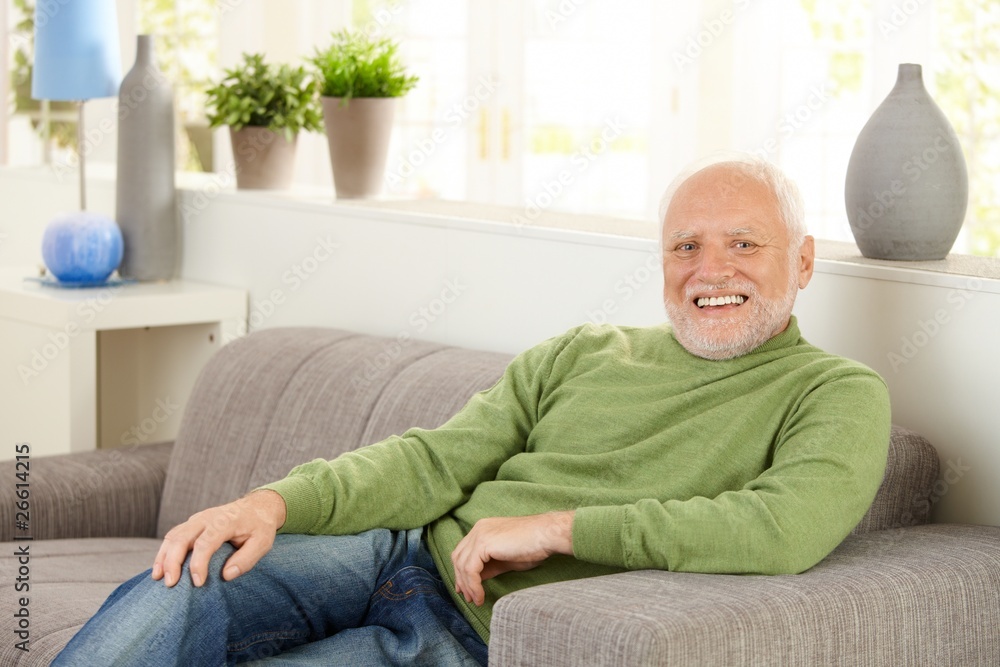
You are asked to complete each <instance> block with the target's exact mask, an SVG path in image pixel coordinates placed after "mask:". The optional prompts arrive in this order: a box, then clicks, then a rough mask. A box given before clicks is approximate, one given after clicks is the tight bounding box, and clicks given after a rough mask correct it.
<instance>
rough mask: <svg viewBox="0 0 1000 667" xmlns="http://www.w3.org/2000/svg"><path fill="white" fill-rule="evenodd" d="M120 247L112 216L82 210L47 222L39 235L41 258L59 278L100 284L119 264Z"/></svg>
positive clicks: (121, 245) (65, 280)
mask: <svg viewBox="0 0 1000 667" xmlns="http://www.w3.org/2000/svg"><path fill="white" fill-rule="evenodd" d="M123 247H124V246H123V244H122V233H121V230H119V229H118V225H116V224H115V222H114V220H111V219H110V218H107V217H105V216H103V215H100V214H99V213H91V212H87V211H84V212H81V213H71V214H69V215H64V216H60V217H58V218H55V219H54V220H52V221H51V222H50V223H49V224H48V226H47V227H46V228H45V233H44V235H43V236H42V259H44V260H45V266H47V267H48V269H49V271H50V272H51V273H52V275H53V276H55V277H56V279H57V280H59V282H62V283H71V284H77V283H84V284H100V283H103V282H104V281H105V280H107V279H108V276H110V275H111V273H112V272H113V271H114V270H115V269H116V268H118V265H119V264H120V263H121V261H122V249H123Z"/></svg>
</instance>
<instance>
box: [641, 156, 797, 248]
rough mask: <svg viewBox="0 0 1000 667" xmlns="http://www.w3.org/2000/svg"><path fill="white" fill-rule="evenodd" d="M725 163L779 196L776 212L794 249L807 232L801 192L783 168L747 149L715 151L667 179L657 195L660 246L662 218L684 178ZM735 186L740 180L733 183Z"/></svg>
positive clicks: (661, 246)
mask: <svg viewBox="0 0 1000 667" xmlns="http://www.w3.org/2000/svg"><path fill="white" fill-rule="evenodd" d="M719 164H725V165H728V166H732V167H733V169H734V171H735V172H736V173H738V174H740V175H741V176H744V177H747V178H750V179H752V180H754V181H756V182H757V183H760V184H761V185H764V186H766V187H767V188H768V189H769V190H770V191H771V192H773V193H774V196H775V198H776V199H777V200H778V213H779V214H780V215H781V219H782V221H783V222H784V223H785V225H786V226H787V227H788V232H789V237H790V241H791V243H790V244H789V245H790V250H792V251H793V252H795V251H797V250H798V248H799V246H801V245H802V241H803V240H804V238H805V235H806V224H805V210H804V206H803V203H802V193H801V192H799V188H798V186H797V185H795V182H794V181H792V179H790V178H788V176H786V175H785V173H784V172H783V171H781V170H780V169H778V167H776V166H775V165H773V164H771V163H770V162H768V161H767V160H764V159H763V158H760V157H757V156H756V155H752V154H750V153H740V152H735V151H725V152H718V153H713V154H711V155H709V156H708V157H706V158H703V159H701V160H698V161H696V162H694V163H692V164H690V165H688V167H687V168H685V169H684V170H683V171H682V172H681V173H680V174H678V175H677V176H676V177H675V178H674V180H672V181H671V182H670V185H668V186H667V189H666V190H665V191H664V193H663V197H661V198H660V208H659V212H658V215H659V226H658V227H659V242H660V248H661V249H662V248H663V222H664V219H665V218H666V217H667V209H669V208H670V202H671V201H672V200H673V198H674V195H675V194H677V190H678V189H679V188H680V187H681V185H683V183H684V182H685V181H687V180H688V179H689V178H691V177H692V176H694V175H695V174H697V173H698V172H700V171H702V170H704V169H707V168H709V167H712V166H715V165H719ZM733 185H734V186H738V185H739V183H734V184H733Z"/></svg>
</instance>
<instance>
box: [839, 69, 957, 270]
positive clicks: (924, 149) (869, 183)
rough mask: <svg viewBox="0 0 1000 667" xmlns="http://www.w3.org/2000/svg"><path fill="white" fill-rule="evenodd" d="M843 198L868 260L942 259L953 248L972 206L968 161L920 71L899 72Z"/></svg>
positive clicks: (864, 136) (861, 141)
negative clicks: (869, 258) (969, 202)
mask: <svg viewBox="0 0 1000 667" xmlns="http://www.w3.org/2000/svg"><path fill="white" fill-rule="evenodd" d="M844 197H845V201H846V204H847V219H848V220H849V221H850V223H851V231H852V232H853V233H854V239H855V240H856V241H857V243H858V248H860V249H861V254H862V255H864V256H865V257H872V258H875V259H897V260H921V259H923V260H927V259H943V258H944V257H945V255H947V254H948V252H949V251H950V250H951V247H952V246H953V245H954V244H955V239H956V238H957V237H958V233H959V231H960V230H961V229H962V221H963V220H964V219H965V210H966V207H967V205H968V200H969V179H968V174H967V173H966V169H965V157H964V156H963V155H962V146H961V144H959V142H958V136H957V135H956V134H955V130H953V129H952V127H951V124H950V123H949V122H948V119H947V118H946V117H945V115H944V114H943V113H942V112H941V109H939V108H938V106H937V104H935V103H934V100H933V99H931V96H930V95H929V94H928V93H927V90H926V89H925V88H924V82H923V78H922V75H921V68H920V65H912V64H903V65H900V66H899V74H898V78H897V79H896V85H895V87H893V89H892V91H890V93H889V96H888V97H886V98H885V100H884V101H883V102H882V104H881V105H879V107H878V108H877V109H876V110H875V113H874V114H872V117H871V118H870V119H869V120H868V123H867V124H866V125H865V126H864V128H863V129H862V130H861V134H860V135H858V139H857V142H856V143H855V144H854V151H853V152H852V153H851V160H850V162H849V163H848V166H847V181H846V185H845V188H844Z"/></svg>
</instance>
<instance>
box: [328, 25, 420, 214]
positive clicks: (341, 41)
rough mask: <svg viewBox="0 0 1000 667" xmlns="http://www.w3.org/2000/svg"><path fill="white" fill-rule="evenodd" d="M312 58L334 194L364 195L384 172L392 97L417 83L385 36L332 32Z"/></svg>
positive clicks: (376, 185) (370, 192) (375, 188)
mask: <svg viewBox="0 0 1000 667" xmlns="http://www.w3.org/2000/svg"><path fill="white" fill-rule="evenodd" d="M332 37H333V39H332V43H331V44H330V45H329V46H327V47H326V48H325V49H317V50H316V55H315V56H314V57H313V58H312V63H313V65H315V66H316V69H317V72H318V75H319V80H320V95H321V98H320V99H321V101H322V105H323V121H324V125H325V126H326V137H327V141H328V142H329V146H330V163H331V166H332V168H333V181H334V186H335V187H336V190H337V197H338V198H346V199H350V198H359V197H370V196H372V195H375V194H377V193H378V192H379V190H380V189H381V187H382V180H383V176H384V173H385V162H386V157H387V155H388V152H389V137H390V135H391V133H392V117H393V113H394V110H395V101H396V99H395V98H397V97H401V96H403V95H405V94H406V93H407V92H409V90H410V89H411V88H413V86H415V85H416V83H417V77H416V76H411V75H409V74H407V72H406V68H405V67H404V66H403V64H402V63H401V62H400V61H399V58H398V56H397V54H396V52H397V50H398V48H399V46H398V44H397V43H396V42H394V41H392V40H391V39H386V38H383V39H374V38H372V37H369V36H367V35H365V34H363V33H360V32H352V31H350V30H346V29H345V30H341V31H340V32H335V33H333V36H332Z"/></svg>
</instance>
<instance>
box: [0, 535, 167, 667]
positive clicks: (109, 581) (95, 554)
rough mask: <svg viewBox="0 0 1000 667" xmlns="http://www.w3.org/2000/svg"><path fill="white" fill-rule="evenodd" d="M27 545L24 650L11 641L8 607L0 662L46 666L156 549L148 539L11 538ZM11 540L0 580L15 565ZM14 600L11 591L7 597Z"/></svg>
mask: <svg viewBox="0 0 1000 667" xmlns="http://www.w3.org/2000/svg"><path fill="white" fill-rule="evenodd" d="M14 544H17V545H18V546H23V545H25V544H28V545H30V546H29V549H30V553H31V560H30V563H29V567H30V570H31V571H30V577H31V581H30V586H31V590H30V592H29V593H28V594H27V597H28V598H29V603H28V611H29V614H30V617H29V618H30V622H31V626H30V633H31V635H30V644H29V649H30V652H28V653H25V652H24V651H21V650H19V649H17V648H16V647H15V646H14V643H15V639H14V635H13V627H14V624H13V623H12V622H13V621H14V618H13V613H14V610H13V609H10V607H5V610H6V609H10V614H7V613H5V614H4V617H5V620H4V622H3V624H2V627H3V630H4V641H3V642H2V643H0V665H5V666H10V667H15V666H17V665H47V664H49V662H51V661H52V659H53V658H55V656H56V654H57V653H59V651H61V650H62V648H63V646H65V645H66V642H68V641H69V640H70V638H71V637H72V636H73V635H75V634H76V632H77V630H79V629H80V628H81V627H83V624H84V623H86V622H87V619H89V618H90V617H91V616H93V615H94V613H95V612H96V611H97V610H98V608H100V606H101V604H102V603H103V602H104V600H105V599H106V598H107V597H108V595H110V594H111V591H113V590H115V588H117V587H118V585H119V584H121V583H122V582H123V581H126V580H127V579H130V578H131V577H133V576H135V575H137V574H139V573H140V572H142V571H144V570H147V569H149V567H150V566H151V565H152V564H153V558H154V557H155V556H156V552H157V550H158V549H159V548H160V541H159V540H158V539H154V538H150V537H147V538H142V537H132V538H113V537H105V538H93V539H69V540H35V541H33V542H17V543H14ZM14 544H11V543H7V544H5V547H7V548H5V549H4V550H3V553H0V580H2V581H4V582H11V586H12V588H13V581H14V579H15V577H16V576H17V574H16V573H17V571H18V567H19V564H18V562H17V558H16V557H15V556H14ZM9 600H10V602H11V604H13V603H14V602H15V600H16V597H15V596H14V593H13V592H12V593H11V597H10V598H9Z"/></svg>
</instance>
